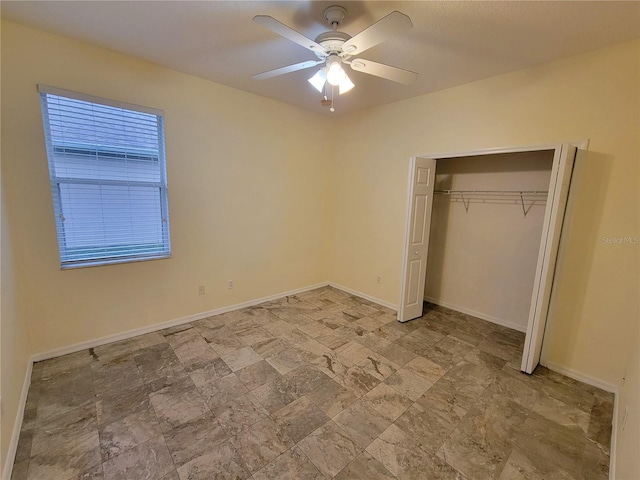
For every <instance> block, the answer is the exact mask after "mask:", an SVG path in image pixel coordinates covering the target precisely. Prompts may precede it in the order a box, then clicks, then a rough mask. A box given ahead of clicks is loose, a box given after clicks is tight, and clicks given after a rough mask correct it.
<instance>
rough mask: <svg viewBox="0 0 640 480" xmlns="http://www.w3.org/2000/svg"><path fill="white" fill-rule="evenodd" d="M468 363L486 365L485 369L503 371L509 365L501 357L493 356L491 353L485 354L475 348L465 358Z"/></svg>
mask: <svg viewBox="0 0 640 480" xmlns="http://www.w3.org/2000/svg"><path fill="white" fill-rule="evenodd" d="M464 359H465V360H466V361H467V362H471V363H475V364H476V365H484V366H485V367H489V368H495V369H496V370H501V369H502V368H503V367H504V366H505V365H506V363H507V361H506V360H503V359H502V358H500V357H496V356H495V355H491V354H490V353H487V352H483V351H482V350H480V349H479V348H477V347H476V348H474V349H473V350H471V351H470V352H469V353H467V354H466V355H465V357H464Z"/></svg>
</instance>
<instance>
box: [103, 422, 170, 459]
mask: <svg viewBox="0 0 640 480" xmlns="http://www.w3.org/2000/svg"><path fill="white" fill-rule="evenodd" d="M99 432H100V451H101V453H102V460H103V461H106V460H108V459H110V458H113V457H115V456H116V455H119V454H121V453H122V452H124V451H126V450H129V449H130V448H133V447H135V446H137V445H140V444H141V443H145V442H147V441H149V440H150V439H152V438H156V437H159V436H160V435H162V432H161V430H160V425H159V423H158V419H157V417H156V415H155V413H154V412H153V410H151V409H149V410H143V411H141V412H137V413H132V414H131V415H128V416H126V417H124V418H122V419H120V420H116V421H115V422H112V423H110V424H108V425H103V426H101V427H100V430H99Z"/></svg>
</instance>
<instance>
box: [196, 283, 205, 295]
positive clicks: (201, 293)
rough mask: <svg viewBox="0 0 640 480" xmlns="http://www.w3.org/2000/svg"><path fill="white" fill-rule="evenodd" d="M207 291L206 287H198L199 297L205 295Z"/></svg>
mask: <svg viewBox="0 0 640 480" xmlns="http://www.w3.org/2000/svg"><path fill="white" fill-rule="evenodd" d="M204 294H205V291H204V285H200V286H199V287H198V295H204Z"/></svg>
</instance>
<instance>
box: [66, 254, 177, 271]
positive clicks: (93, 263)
mask: <svg viewBox="0 0 640 480" xmlns="http://www.w3.org/2000/svg"><path fill="white" fill-rule="evenodd" d="M168 258H171V254H170V253H169V254H166V255H165V254H163V255H153V256H149V257H135V258H130V257H128V258H112V259H106V260H88V261H86V262H76V263H66V264H64V263H63V264H62V265H60V270H75V269H77V268H89V267H102V266H105V265H119V264H123V263H138V262H148V261H151V260H165V259H168Z"/></svg>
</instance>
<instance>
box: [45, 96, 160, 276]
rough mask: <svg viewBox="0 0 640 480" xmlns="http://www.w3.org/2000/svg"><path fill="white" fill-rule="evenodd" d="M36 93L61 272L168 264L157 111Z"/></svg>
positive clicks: (92, 99) (94, 100)
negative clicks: (164, 260) (117, 265)
mask: <svg viewBox="0 0 640 480" xmlns="http://www.w3.org/2000/svg"><path fill="white" fill-rule="evenodd" d="M38 89H39V92H40V99H41V105H42V119H43V125H44V132H45V143H46V148H47V157H48V160H49V174H50V177H51V191H52V195H53V206H54V211H55V218H56V227H57V234H58V246H59V249H60V262H61V265H62V267H63V268H69V267H77V266H83V265H99V264H105V263H118V262H127V261H138V260H147V259H154V258H164V257H169V256H170V255H171V242H170V236H169V209H168V201H167V176H166V167H165V155H164V124H163V119H164V118H163V115H162V112H161V111H159V110H155V109H149V108H146V107H138V106H135V105H128V104H121V103H119V102H114V101H110V100H103V99H98V98H94V97H88V96H86V95H82V94H76V93H73V92H68V91H63V90H58V89H54V88H51V87H43V86H40V87H38Z"/></svg>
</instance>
